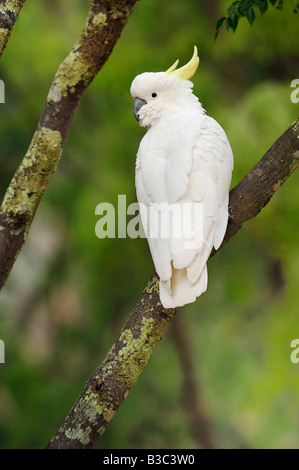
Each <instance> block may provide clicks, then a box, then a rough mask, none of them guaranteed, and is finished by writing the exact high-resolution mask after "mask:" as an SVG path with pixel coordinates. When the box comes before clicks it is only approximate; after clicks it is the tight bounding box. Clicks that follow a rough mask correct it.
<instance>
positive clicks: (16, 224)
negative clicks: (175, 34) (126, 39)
mask: <svg viewBox="0 0 299 470" xmlns="http://www.w3.org/2000/svg"><path fill="white" fill-rule="evenodd" d="M136 1H137V0H126V1H125V2H124V1H122V0H92V1H91V6H90V10H89V13H88V17H87V20H86V24H85V27H84V29H83V31H82V33H81V34H80V36H79V38H78V40H77V42H76V44H75V45H74V47H73V49H72V50H71V52H70V54H69V55H68V56H67V57H66V59H65V60H64V61H63V62H62V64H61V65H60V67H59V69H58V71H57V73H56V75H55V77H54V81H53V83H52V86H51V88H50V91H49V94H48V97H47V102H46V104H45V107H44V110H43V113H42V116H41V118H40V121H39V123H38V126H37V130H36V132H35V134H34V136H33V139H32V141H31V144H30V146H29V149H28V151H27V153H26V155H25V157H24V159H23V161H22V162H21V164H20V166H19V168H18V170H17V171H16V173H15V175H14V176H13V179H12V181H11V183H10V185H9V187H8V189H7V192H6V194H5V196H4V200H3V203H2V206H1V208H0V288H1V287H2V286H3V284H4V282H5V280H6V278H7V276H8V275H9V273H10V271H11V269H12V266H13V264H14V262H15V260H16V258H17V256H18V254H19V252H20V249H21V248H22V245H23V243H24V242H25V240H26V237H27V234H28V231H29V228H30V226H31V223H32V220H33V218H34V215H35V212H36V209H37V207H38V205H39V203H40V200H41V198H42V196H43V194H44V192H45V189H46V187H47V185H48V183H49V180H50V178H51V176H52V174H53V173H54V171H55V169H56V167H57V164H58V162H59V159H60V156H61V153H62V150H63V147H64V143H65V140H66V138H67V136H68V133H69V129H70V126H71V123H72V121H73V117H74V114H75V112H76V109H77V107H78V105H79V103H80V100H81V98H82V95H83V93H84V91H85V90H86V88H87V87H88V85H89V84H90V83H91V82H92V80H93V79H94V78H95V76H96V75H97V73H98V72H99V70H100V69H101V68H102V66H103V65H104V63H105V62H106V60H107V59H108V57H109V55H110V54H111V52H112V49H113V47H114V45H115V43H116V41H117V40H118V38H119V36H120V34H121V32H122V30H123V28H124V26H125V24H126V22H127V20H128V17H129V15H130V14H131V12H132V8H133V6H134V4H135V3H136ZM8 3H13V2H8Z"/></svg>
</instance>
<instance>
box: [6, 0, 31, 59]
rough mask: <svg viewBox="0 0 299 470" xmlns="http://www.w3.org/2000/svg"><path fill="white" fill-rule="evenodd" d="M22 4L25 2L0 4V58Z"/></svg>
mask: <svg viewBox="0 0 299 470" xmlns="http://www.w3.org/2000/svg"><path fill="white" fill-rule="evenodd" d="M24 3H25V0H7V1H2V2H1V3H0V57H1V56H2V53H3V51H4V49H5V47H6V44H7V42H8V40H9V38H10V35H11V32H12V30H13V27H14V25H15V22H16V20H17V18H18V16H19V13H20V10H21V8H22V6H23V4H24Z"/></svg>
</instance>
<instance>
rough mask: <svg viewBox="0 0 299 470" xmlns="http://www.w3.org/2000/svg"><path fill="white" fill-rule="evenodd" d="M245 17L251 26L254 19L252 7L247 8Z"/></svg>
mask: <svg viewBox="0 0 299 470" xmlns="http://www.w3.org/2000/svg"><path fill="white" fill-rule="evenodd" d="M246 17H247V19H248V21H249V23H250V24H251V26H252V24H253V22H254V20H255V13H254V9H253V8H252V7H249V8H248V10H247V12H246Z"/></svg>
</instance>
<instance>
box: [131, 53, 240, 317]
mask: <svg viewBox="0 0 299 470" xmlns="http://www.w3.org/2000/svg"><path fill="white" fill-rule="evenodd" d="M177 64H178V60H177V61H176V62H175V63H174V64H173V66H172V67H170V68H169V69H168V70H167V71H166V72H157V73H147V72H146V73H142V74H140V75H138V76H137V77H136V78H135V79H134V80H133V82H132V85H131V89H130V92H131V95H132V98H133V99H134V106H133V110H134V114H135V117H136V119H137V121H138V122H139V124H140V126H142V127H147V132H146V134H145V135H144V137H143V139H142V140H141V142H140V145H139V149H138V153H137V160H136V175H135V182H136V191H137V199H138V202H139V206H140V215H141V220H142V224H143V227H144V231H145V233H146V236H147V239H148V243H149V248H150V251H151V255H152V258H153V262H154V265H155V268H156V271H157V273H158V275H159V278H160V300H161V303H162V305H163V307H164V308H175V307H179V306H183V305H185V304H188V303H191V302H194V300H195V299H196V298H197V297H198V296H199V295H201V294H202V293H203V292H205V291H206V289H207V280H208V275H207V261H208V258H209V255H210V253H211V251H212V249H213V247H214V248H215V249H216V250H217V249H218V248H219V246H220V245H221V242H222V240H223V238H224V235H225V232H226V228H227V222H228V200H229V186H230V182H231V174H232V170H233V154H232V150H231V147H230V144H229V141H228V139H227V136H226V134H225V132H224V130H223V129H222V127H221V126H220V125H219V124H218V123H217V122H216V121H215V120H214V119H213V118H211V117H209V116H207V115H206V113H205V110H204V109H203V107H202V105H201V103H200V102H199V101H198V98H197V97H196V96H195V95H194V94H193V92H192V88H193V83H192V82H191V81H189V79H190V78H191V77H192V76H193V75H194V73H195V71H196V69H197V66H198V64H199V58H198V55H197V48H196V47H195V46H194V54H193V57H192V59H191V60H190V61H189V62H188V63H187V64H186V65H185V66H183V67H181V68H179V69H177ZM165 207H166V208H168V212H167V210H166V211H165V210H162V208H164V209H165ZM184 209H185V210H184ZM175 214H176V215H175ZM182 214H183V215H182ZM177 215H179V217H177ZM166 219H168V220H166ZM163 224H164V225H163ZM187 225H188V230H187ZM161 226H162V228H163V226H164V228H165V227H166V228H167V227H168V231H167V230H164V232H163V230H161ZM191 227H193V229H192V228H191ZM178 229H179V230H178ZM185 229H186V230H185ZM162 232H163V233H162ZM166 232H167V233H166ZM186 232H188V233H187V234H186Z"/></svg>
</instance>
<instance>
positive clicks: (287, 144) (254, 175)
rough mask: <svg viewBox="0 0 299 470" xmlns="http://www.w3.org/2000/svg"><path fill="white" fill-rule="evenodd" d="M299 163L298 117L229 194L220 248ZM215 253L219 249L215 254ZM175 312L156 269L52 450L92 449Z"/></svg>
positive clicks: (61, 430)
mask: <svg viewBox="0 0 299 470" xmlns="http://www.w3.org/2000/svg"><path fill="white" fill-rule="evenodd" d="M298 165H299V120H298V119H297V121H296V122H295V123H294V124H292V125H291V126H290V127H289V129H288V130H287V131H286V132H285V133H284V134H283V135H282V136H281V137H280V138H279V139H278V140H277V141H276V142H275V144H274V145H273V146H272V147H271V148H270V149H269V150H268V152H267V153H266V154H265V155H264V157H263V158H262V159H261V160H260V161H259V162H258V163H257V164H256V165H255V166H254V168H252V170H251V171H250V172H249V173H248V174H247V175H246V176H245V177H244V178H243V179H242V181H240V183H239V184H238V185H237V186H236V187H235V188H234V189H233V190H232V191H231V193H230V215H231V217H230V219H229V224H228V228H227V232H226V235H225V238H224V241H223V243H222V245H221V247H222V246H223V245H224V244H225V243H227V242H228V241H229V240H230V239H231V237H232V236H233V235H235V234H236V233H237V232H238V231H239V230H240V229H241V228H242V227H243V226H244V225H245V223H246V222H248V221H249V220H250V219H252V218H253V217H255V216H256V215H257V214H258V213H259V212H260V211H261V209H262V208H263V207H264V206H265V205H266V204H267V203H268V202H269V201H270V199H271V197H272V196H273V194H274V193H275V192H276V191H277V190H278V189H279V188H280V186H281V185H282V184H283V183H284V182H285V181H286V179H287V178H288V177H289V176H290V175H291V174H292V173H293V172H294V170H295V169H296V168H297V166H298ZM213 255H214V252H213V253H212V254H211V256H213ZM175 313H176V310H175V309H168V310H167V309H163V308H162V306H161V302H160V301H159V280H158V276H157V274H154V275H153V276H152V278H151V280H150V281H149V283H148V285H147V286H146V288H145V290H144V291H143V293H142V295H141V297H140V298H139V300H138V302H137V304H136V306H135V308H134V309H133V311H132V313H131V315H130V316H129V318H128V321H127V323H126V324H125V326H124V328H123V330H122V332H121V334H120V336H119V338H118V340H117V341H116V343H115V344H114V345H113V346H112V348H111V350H110V351H109V353H108V355H107V356H106V358H105V359H104V362H103V363H102V364H101V365H100V366H99V367H98V368H97V369H96V371H95V372H94V373H93V374H92V376H91V377H90V378H89V380H88V382H87V384H86V386H85V387H84V390H83V391H82V393H81V395H80V396H79V398H78V400H77V401H76V403H75V404H74V406H73V407H72V409H71V411H70V413H69V414H68V416H67V417H66V419H65V421H64V423H63V424H62V426H61V427H60V429H59V430H58V432H57V434H56V435H55V436H54V437H53V439H52V440H51V442H50V443H49V444H48V448H49V449H57V448H68V449H75V448H91V447H93V446H94V445H95V443H96V442H97V440H98V439H99V438H100V436H101V435H102V434H103V432H104V431H105V429H106V427H107V425H108V424H109V422H110V421H111V419H112V418H113V416H114V415H115V413H116V412H117V410H118V408H119V407H120V405H121V404H122V402H123V401H124V399H125V398H126V396H127V395H128V393H129V392H130V390H131V388H132V387H133V385H134V384H135V382H136V380H137V378H138V376H139V375H140V373H141V372H142V370H143V368H144V366H145V365H146V363H147V361H148V360H149V357H150V355H151V353H152V352H153V350H154V349H155V348H156V346H157V345H158V343H159V341H160V340H161V339H162V337H163V335H164V333H165V331H166V329H167V327H168V325H169V324H170V322H171V320H172V319H173V317H174V315H175Z"/></svg>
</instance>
